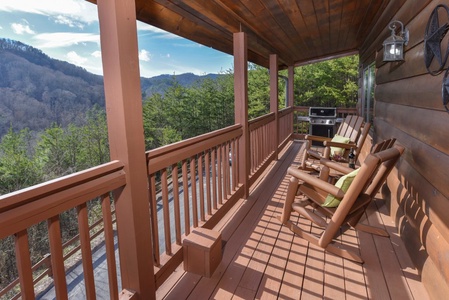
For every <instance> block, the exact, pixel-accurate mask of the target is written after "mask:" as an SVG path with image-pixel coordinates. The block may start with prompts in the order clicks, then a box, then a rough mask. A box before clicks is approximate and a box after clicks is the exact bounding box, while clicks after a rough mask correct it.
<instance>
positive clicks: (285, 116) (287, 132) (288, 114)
mask: <svg viewBox="0 0 449 300" xmlns="http://www.w3.org/2000/svg"><path fill="white" fill-rule="evenodd" d="M293 113H294V109H293V108H292V107H288V108H285V109H283V110H281V111H279V145H278V147H280V148H283V145H284V144H285V143H286V142H288V141H289V140H290V139H291V137H292V134H293V115H294V114H293Z"/></svg>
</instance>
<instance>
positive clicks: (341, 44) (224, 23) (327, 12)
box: [89, 0, 399, 67]
mask: <svg viewBox="0 0 449 300" xmlns="http://www.w3.org/2000/svg"><path fill="white" fill-rule="evenodd" d="M89 1H91V2H96V1H94V0H89ZM390 2H391V3H390ZM393 2H395V1H394V0H382V1H379V0H314V1H310V0H296V1H294V0H213V1H212V0H189V1H182V0H136V12H137V19H138V20H140V21H142V22H145V23H148V24H151V25H153V26H156V27H158V28H161V29H164V30H166V31H168V32H171V33H174V34H176V35H179V36H182V37H184V38H187V39H189V40H192V41H195V42H197V43H200V44H203V45H205V46H208V47H212V48H214V49H217V50H220V51H223V52H225V53H228V54H231V55H232V52H233V40H232V34H233V33H235V32H239V31H243V32H246V33H247V34H248V50H249V51H248V59H249V60H250V61H251V62H254V63H256V64H259V65H262V66H265V67H267V66H268V57H269V55H270V54H278V56H279V63H280V67H282V66H289V65H300V64H304V63H307V62H310V61H314V60H320V59H325V58H332V57H337V56H341V55H344V54H348V53H350V52H353V51H358V50H359V48H360V47H361V45H362V44H363V43H364V40H365V37H366V36H367V35H368V33H369V32H370V31H371V28H378V27H375V26H374V25H375V24H376V22H377V20H378V19H379V18H380V16H381V15H382V12H383V11H384V10H385V9H388V10H397V9H398V8H399V7H398V5H395V4H394V3H393ZM382 29H384V28H382ZM378 34H379V33H374V34H370V36H372V37H374V38H375V37H377V36H378Z"/></svg>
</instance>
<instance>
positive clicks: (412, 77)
mask: <svg viewBox="0 0 449 300" xmlns="http://www.w3.org/2000/svg"><path fill="white" fill-rule="evenodd" d="M444 2H445V1H432V2H430V1H407V2H406V3H404V5H403V6H402V7H401V8H400V9H399V10H398V13H397V14H396V16H394V17H393V18H392V19H397V20H401V21H402V22H404V24H405V25H406V27H407V28H409V29H410V36H411V40H410V43H409V45H408V46H406V51H407V52H406V53H405V61H404V62H400V63H384V62H383V61H382V56H383V53H382V41H383V40H384V39H385V38H386V37H387V36H388V30H387V29H385V32H386V34H385V35H384V34H382V35H380V36H379V37H377V38H376V37H374V38H373V39H371V44H370V45H368V46H366V47H365V48H364V49H362V51H361V61H364V58H367V57H370V56H371V53H372V52H373V51H375V50H380V51H379V52H378V55H377V59H376V67H377V68H378V69H377V72H376V89H375V99H376V103H375V122H374V126H375V136H374V139H373V143H375V142H377V141H379V140H381V139H386V138H391V137H395V138H397V142H398V143H400V144H402V145H404V146H405V147H406V152H405V153H404V155H403V157H402V159H401V162H400V163H399V164H398V167H397V169H395V170H394V171H393V172H392V174H391V176H390V177H389V178H388V181H387V183H388V188H389V191H386V190H384V193H386V192H389V193H390V195H389V198H390V213H391V215H392V216H393V218H394V219H395V221H396V224H397V226H398V230H399V233H400V234H401V237H402V239H403V240H404V243H405V245H406V247H407V249H408V251H409V253H410V254H411V256H412V259H413V261H414V263H415V265H416V266H417V268H418V269H419V271H420V273H421V275H422V281H423V283H424V284H425V285H426V288H427V289H428V292H429V295H430V296H431V298H434V299H442V298H445V297H446V295H447V294H448V293H449V256H448V255H447V253H448V251H449V215H448V214H447V211H449V185H448V178H449V131H448V130H445V128H446V127H447V125H448V124H449V123H448V122H449V114H448V113H447V112H446V111H445V109H444V107H443V105H442V99H441V83H442V75H438V76H431V75H429V74H428V73H427V70H426V68H425V65H424V43H423V37H424V31H425V27H426V23H427V20H428V18H429V16H430V14H431V11H432V10H433V9H434V8H435V6H437V5H438V4H441V3H444ZM445 21H446V20H444V21H443V20H442V22H445ZM447 39H448V37H446V38H445V39H444V40H443V42H442V44H443V45H444V47H446V45H447ZM444 51H445V49H444ZM367 62H368V61H367ZM423 249H424V250H423Z"/></svg>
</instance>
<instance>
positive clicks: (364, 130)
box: [300, 115, 371, 171]
mask: <svg viewBox="0 0 449 300" xmlns="http://www.w3.org/2000/svg"><path fill="white" fill-rule="evenodd" d="M370 127H371V124H370V123H364V122H363V118H362V117H359V116H355V115H348V116H347V117H346V118H345V120H344V122H343V123H342V124H341V125H340V127H339V128H338V131H337V133H336V135H335V136H339V137H343V138H346V139H349V142H348V143H341V142H337V141H335V136H334V138H328V137H322V136H314V135H306V136H305V138H304V139H305V140H306V141H305V143H304V146H303V147H304V148H303V149H302V151H303V157H302V162H301V166H300V168H301V169H303V170H316V171H319V169H320V165H319V160H320V159H321V158H323V157H324V158H329V157H330V155H331V147H336V148H340V150H341V151H342V153H341V156H342V157H343V158H347V157H348V154H349V150H350V149H351V148H353V149H354V154H355V159H356V160H357V158H358V155H359V153H360V149H361V148H362V146H363V143H365V140H366V137H367V136H368V133H369V129H370ZM333 139H334V141H333ZM313 141H320V142H323V144H324V148H323V149H321V150H319V149H317V148H315V149H312V142H313Z"/></svg>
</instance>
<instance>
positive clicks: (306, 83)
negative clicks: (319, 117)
mask: <svg viewBox="0 0 449 300" xmlns="http://www.w3.org/2000/svg"><path fill="white" fill-rule="evenodd" d="M357 65H358V56H356V55H355V56H347V57H342V58H338V59H334V60H328V61H324V62H320V63H316V64H311V65H307V66H303V67H298V68H296V69H295V105H301V106H323V107H355V105H356V103H357V91H358V86H357V78H358V70H357Z"/></svg>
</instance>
